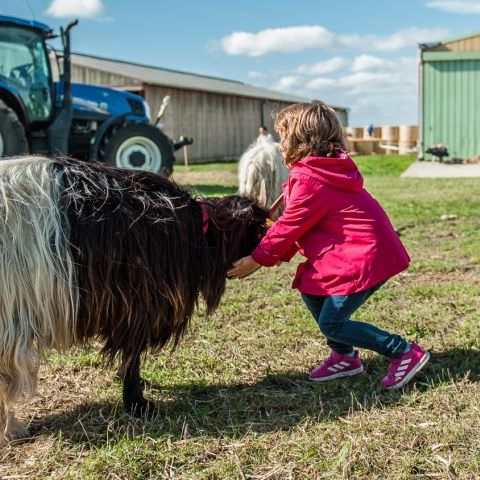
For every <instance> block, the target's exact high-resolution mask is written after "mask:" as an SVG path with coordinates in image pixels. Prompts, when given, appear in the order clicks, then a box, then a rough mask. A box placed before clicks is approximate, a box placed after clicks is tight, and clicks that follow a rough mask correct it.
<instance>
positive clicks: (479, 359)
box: [30, 349, 480, 448]
mask: <svg viewBox="0 0 480 480" xmlns="http://www.w3.org/2000/svg"><path fill="white" fill-rule="evenodd" d="M364 366H365V368H366V374H365V375H361V376H357V377H354V378H350V379H344V380H340V381H332V382H329V383H326V384H315V383H312V382H308V381H307V380H306V375H305V374H304V373H301V374H300V373H298V372H283V373H276V374H268V375H267V376H266V377H264V378H263V379H261V380H260V381H258V382H256V383H252V384H248V383H242V384H233V385H199V384H189V385H174V386H169V387H163V386H160V385H152V384H148V383H147V389H146V392H147V393H146V396H147V397H148V398H150V399H154V400H155V401H156V402H157V410H156V411H155V412H154V415H153V417H151V418H142V419H135V418H132V417H130V416H129V415H126V414H124V413H123V409H122V405H121V402H117V403H113V402H105V403H90V404H86V405H81V406H78V407H77V408H75V409H74V410H73V411H69V412H65V413H54V414H52V415H49V416H47V417H43V418H38V419H34V421H33V422H32V424H31V426H30V429H31V431H32V434H33V436H34V437H35V436H39V435H42V434H55V433H57V434H58V433H59V432H60V431H61V435H62V437H63V438H65V439H68V440H69V441H71V442H74V443H80V444H83V445H84V447H85V448H89V447H90V448H91V447H93V446H101V445H104V444H106V443H110V442H117V441H119V440H121V439H124V438H125V437H128V438H132V437H139V438H142V437H144V436H147V437H150V438H158V437H162V436H168V437H170V438H173V439H174V440H178V439H182V438H187V437H230V438H239V437H242V436H243V435H245V434H247V433H248V432H256V433H264V432H275V431H280V430H287V429H290V428H293V427H295V426H296V425H299V424H301V423H302V422H304V421H305V420H307V419H312V420H316V421H334V420H336V419H338V418H341V417H346V416H348V415H350V414H352V413H355V412H356V411H368V410H373V409H375V408H385V407H387V408H392V407H394V406H395V405H396V404H398V403H401V402H403V400H402V394H403V393H405V391H406V392H408V391H409V390H410V391H412V386H408V387H405V389H404V390H400V391H384V390H382V389H381V387H380V385H379V381H380V378H381V376H382V375H383V374H384V372H385V370H386V367H387V362H386V360H385V359H383V358H381V357H377V358H374V359H371V360H367V361H365V362H364ZM467 372H468V379H469V380H470V381H475V382H477V381H479V380H480V351H474V350H462V349H454V350H450V351H445V352H440V353H433V354H432V359H431V362H430V363H429V364H428V365H427V366H426V367H425V369H424V371H423V372H422V373H421V374H419V375H418V379H417V381H416V382H412V385H413V384H415V385H416V387H415V388H416V389H417V390H420V391H427V390H429V389H432V388H435V387H438V386H440V385H445V384H451V383H453V382H456V381H459V380H462V379H464V378H465V375H466V374H467Z"/></svg>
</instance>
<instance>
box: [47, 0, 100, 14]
mask: <svg viewBox="0 0 480 480" xmlns="http://www.w3.org/2000/svg"><path fill="white" fill-rule="evenodd" d="M45 13H46V14H47V15H50V16H52V17H58V18H61V17H82V18H96V17H100V16H101V15H103V13H105V7H104V5H103V3H102V0H52V3H51V4H50V6H49V7H48V9H47V11H46V12H45Z"/></svg>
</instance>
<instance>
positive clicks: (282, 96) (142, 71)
mask: <svg viewBox="0 0 480 480" xmlns="http://www.w3.org/2000/svg"><path fill="white" fill-rule="evenodd" d="M72 63H73V64H74V65H78V66H81V67H86V68H94V69H96V70H101V71H104V72H108V73H114V74H116V75H122V76H124V77H128V78H131V79H134V80H140V81H142V82H144V83H148V84H150V85H158V86H163V87H172V88H183V89H187V90H200V91H205V92H213V93H222V94H226V95H239V96H241V97H250V98H263V99H266V100H278V101H283V102H292V103H295V102H308V101H309V99H307V98H303V97H297V96H294V95H289V94H287V93H282V92H277V91H274V90H268V89H266V88H259V87H254V86H252V85H247V84H245V83H242V82H238V81H235V80H228V79H224V78H217V77H209V76H206V75H198V74H195V73H187V72H181V71H177V70H169V69H166V68H160V67H152V66H148V65H141V64H137V63H131V62H126V61H122V60H114V59H109V58H102V57H96V56H92V55H85V54H80V53H74V54H72ZM334 108H336V109H337V110H346V108H345V107H338V106H335V107H334Z"/></svg>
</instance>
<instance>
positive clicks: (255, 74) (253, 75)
mask: <svg viewBox="0 0 480 480" xmlns="http://www.w3.org/2000/svg"><path fill="white" fill-rule="evenodd" d="M247 76H248V78H251V79H254V80H256V79H260V78H265V73H264V72H258V71H256V70H252V71H250V72H248V73H247Z"/></svg>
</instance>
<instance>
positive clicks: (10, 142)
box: [0, 100, 28, 157]
mask: <svg viewBox="0 0 480 480" xmlns="http://www.w3.org/2000/svg"><path fill="white" fill-rule="evenodd" d="M27 152H28V142H27V137H26V135H25V128H24V127H23V124H22V122H21V121H20V120H19V119H18V117H17V114H16V113H15V111H14V110H12V109H11V108H10V107H8V106H7V105H6V104H5V102H3V101H2V100H0V157H11V156H14V155H21V154H22V153H27Z"/></svg>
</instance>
